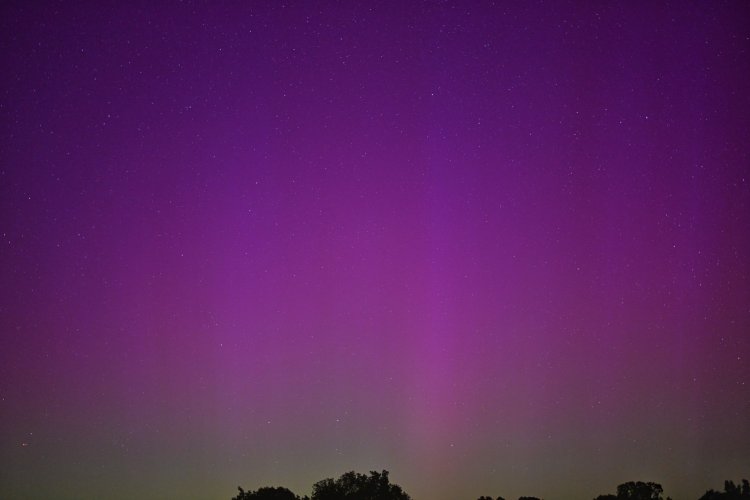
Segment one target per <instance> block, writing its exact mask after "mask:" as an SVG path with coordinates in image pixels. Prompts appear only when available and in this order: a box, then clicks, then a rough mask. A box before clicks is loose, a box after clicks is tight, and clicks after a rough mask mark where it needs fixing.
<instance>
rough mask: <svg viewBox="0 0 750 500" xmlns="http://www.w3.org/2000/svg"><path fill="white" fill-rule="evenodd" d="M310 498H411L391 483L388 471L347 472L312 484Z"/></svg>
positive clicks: (343, 499)
mask: <svg viewBox="0 0 750 500" xmlns="http://www.w3.org/2000/svg"><path fill="white" fill-rule="evenodd" d="M312 500H411V498H410V497H409V495H407V494H406V493H405V492H404V491H403V490H402V489H401V487H400V486H398V485H396V484H391V482H390V480H389V479H388V471H387V470H384V471H383V472H376V471H371V472H370V475H369V476H367V475H366V474H358V473H356V472H353V471H352V472H347V473H346V474H343V475H342V476H341V477H340V478H338V479H336V480H333V479H323V480H322V481H318V482H317V483H315V484H314V485H313V493H312Z"/></svg>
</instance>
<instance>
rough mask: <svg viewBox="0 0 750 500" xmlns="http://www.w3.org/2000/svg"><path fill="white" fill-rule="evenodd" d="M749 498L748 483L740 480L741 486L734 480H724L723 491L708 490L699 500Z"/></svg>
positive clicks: (749, 488) (749, 486)
mask: <svg viewBox="0 0 750 500" xmlns="http://www.w3.org/2000/svg"><path fill="white" fill-rule="evenodd" d="M748 499H750V483H748V481H747V479H743V480H742V486H740V485H738V484H734V481H724V491H715V490H708V491H707V492H706V493H705V494H704V495H703V496H702V497H701V498H700V500H748Z"/></svg>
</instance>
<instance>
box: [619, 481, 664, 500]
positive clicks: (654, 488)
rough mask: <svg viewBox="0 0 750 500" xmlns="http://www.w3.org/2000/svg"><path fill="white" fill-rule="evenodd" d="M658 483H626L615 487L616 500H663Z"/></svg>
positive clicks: (661, 490)
mask: <svg viewBox="0 0 750 500" xmlns="http://www.w3.org/2000/svg"><path fill="white" fill-rule="evenodd" d="M663 492H664V489H662V487H661V485H660V484H659V483H644V482H642V481H637V482H633V481H630V482H627V483H623V484H621V485H620V486H618V487H617V498H618V500H663V499H662V496H661V494H662V493H663Z"/></svg>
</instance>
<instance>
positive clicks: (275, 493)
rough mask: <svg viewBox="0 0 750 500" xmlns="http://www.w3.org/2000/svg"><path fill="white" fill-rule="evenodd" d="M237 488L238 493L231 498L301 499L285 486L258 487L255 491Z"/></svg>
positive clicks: (243, 499) (240, 499) (255, 499)
mask: <svg viewBox="0 0 750 500" xmlns="http://www.w3.org/2000/svg"><path fill="white" fill-rule="evenodd" d="M237 489H238V490H240V493H239V495H237V496H236V497H234V498H233V499H232V500H301V499H300V497H299V496H297V495H295V494H294V493H292V492H291V491H289V490H288V489H286V488H274V487H268V486H266V487H263V488H258V489H257V490H256V491H245V490H243V489H242V488H240V487H238V488H237Z"/></svg>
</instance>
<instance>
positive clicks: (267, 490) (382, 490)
mask: <svg viewBox="0 0 750 500" xmlns="http://www.w3.org/2000/svg"><path fill="white" fill-rule="evenodd" d="M238 490H239V491H240V492H239V494H238V495H237V496H236V497H234V498H232V500H411V497H410V496H409V495H407V494H406V492H405V491H404V490H403V489H402V488H401V486H399V485H397V484H393V483H391V481H390V479H389V477H388V471H387V470H384V471H382V472H375V471H372V472H370V475H366V474H358V473H356V472H347V473H346V474H344V475H342V476H341V477H339V478H338V479H323V480H322V481H318V482H317V483H315V484H314V485H313V491H312V496H311V497H308V496H304V497H300V496H299V495H296V494H294V493H293V492H292V491H290V490H289V489H287V488H283V487H264V488H259V489H257V490H255V491H245V490H243V489H242V488H238ZM663 494H664V490H663V489H662V487H661V485H660V484H659V483H650V482H649V483H644V482H642V481H630V482H627V483H623V484H621V485H619V486H618V487H617V492H616V493H615V494H606V495H599V496H598V497H596V498H595V499H594V500H665V498H664V497H663V496H662V495H663ZM478 500H505V499H504V498H503V497H500V496H499V497H495V498H493V497H489V496H481V497H479V499H478ZM518 500H541V499H539V498H537V497H525V496H524V497H520V498H519V499H518ZM666 500H671V498H670V497H667V498H666ZM698 500H750V483H748V480H747V479H743V480H742V482H741V483H740V484H735V483H734V481H724V491H714V490H708V491H707V492H706V493H705V494H704V495H703V496H702V497H700V498H699V499H698Z"/></svg>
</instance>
